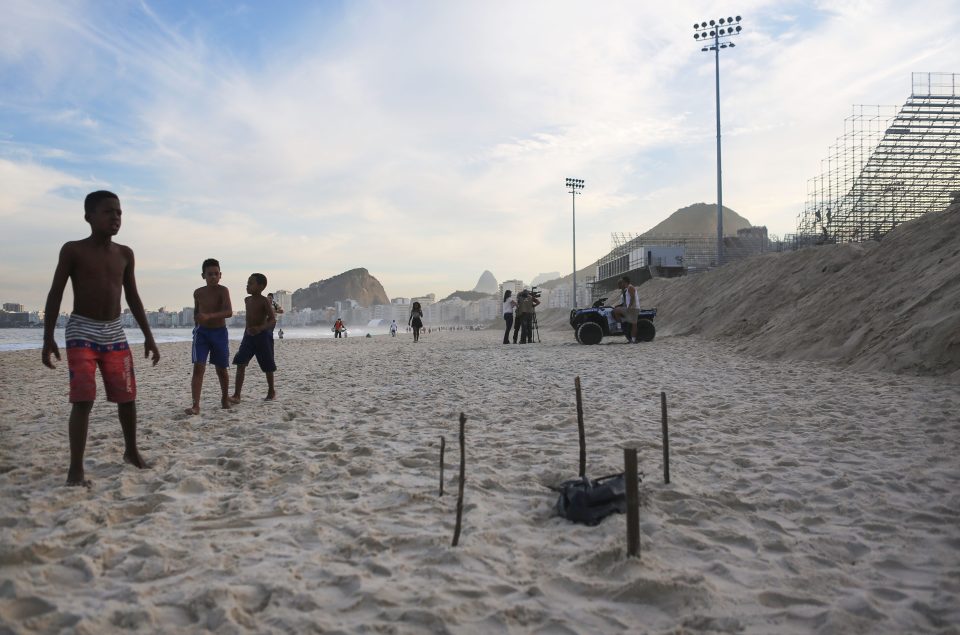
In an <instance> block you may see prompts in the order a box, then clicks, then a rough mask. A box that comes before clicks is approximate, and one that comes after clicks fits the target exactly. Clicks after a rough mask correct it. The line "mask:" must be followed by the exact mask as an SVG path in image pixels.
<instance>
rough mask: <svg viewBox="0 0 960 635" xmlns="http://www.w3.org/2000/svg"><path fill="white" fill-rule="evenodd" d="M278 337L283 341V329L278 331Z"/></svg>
mask: <svg viewBox="0 0 960 635" xmlns="http://www.w3.org/2000/svg"><path fill="white" fill-rule="evenodd" d="M277 337H279V338H280V339H283V329H280V330H279V331H277Z"/></svg>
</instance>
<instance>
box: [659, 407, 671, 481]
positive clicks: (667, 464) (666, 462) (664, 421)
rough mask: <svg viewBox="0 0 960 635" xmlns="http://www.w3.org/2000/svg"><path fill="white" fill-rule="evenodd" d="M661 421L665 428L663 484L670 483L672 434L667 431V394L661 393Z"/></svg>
mask: <svg viewBox="0 0 960 635" xmlns="http://www.w3.org/2000/svg"><path fill="white" fill-rule="evenodd" d="M660 421H661V423H662V426H663V482H664V483H669V482H670V433H669V432H668V431H667V393H665V392H661V393H660Z"/></svg>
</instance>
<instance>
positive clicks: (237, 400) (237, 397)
mask: <svg viewBox="0 0 960 635" xmlns="http://www.w3.org/2000/svg"><path fill="white" fill-rule="evenodd" d="M230 403H240V395H234V396H233V397H230Z"/></svg>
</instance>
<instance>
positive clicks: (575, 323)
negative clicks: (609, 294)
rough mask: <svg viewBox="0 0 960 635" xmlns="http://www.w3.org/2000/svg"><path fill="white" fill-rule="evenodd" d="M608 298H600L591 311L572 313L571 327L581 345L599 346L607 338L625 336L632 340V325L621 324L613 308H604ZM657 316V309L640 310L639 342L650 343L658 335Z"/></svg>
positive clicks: (638, 320) (638, 323)
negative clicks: (654, 324)
mask: <svg viewBox="0 0 960 635" xmlns="http://www.w3.org/2000/svg"><path fill="white" fill-rule="evenodd" d="M606 301H607V299H606V298H600V299H599V300H597V301H596V302H594V303H593V306H592V307H591V308H589V309H573V310H572V311H570V326H572V327H573V332H574V335H575V336H576V338H577V341H578V342H580V343H581V344H599V343H600V341H601V340H602V339H603V338H604V337H605V336H607V337H609V336H611V335H623V336H624V337H626V338H627V339H629V338H630V330H631V326H632V325H631V324H630V323H629V322H620V321H618V320H615V319H614V318H613V307H611V306H604V304H603V303H604V302H606ZM656 315H657V310H656V309H640V315H639V317H638V319H637V340H638V341H641V342H650V341H652V340H653V338H654V336H655V335H656V334H657V329H656V327H654V326H653V318H654V317H655V316H656Z"/></svg>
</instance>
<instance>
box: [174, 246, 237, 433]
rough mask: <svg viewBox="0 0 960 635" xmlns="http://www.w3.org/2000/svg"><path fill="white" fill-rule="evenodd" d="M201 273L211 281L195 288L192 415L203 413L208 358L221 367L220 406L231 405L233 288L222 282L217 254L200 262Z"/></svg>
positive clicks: (214, 364) (192, 348) (190, 412)
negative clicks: (229, 335) (230, 325)
mask: <svg viewBox="0 0 960 635" xmlns="http://www.w3.org/2000/svg"><path fill="white" fill-rule="evenodd" d="M200 271H201V276H202V277H203V279H204V280H206V282H207V284H206V285H204V286H202V287H200V288H199V289H197V290H196V291H194V292H193V324H194V327H193V346H192V347H191V349H190V357H191V361H193V377H191V378H190V396H191V397H192V399H193V405H192V406H190V407H189V408H187V409H186V410H184V412H185V413H186V414H188V415H198V414H200V393H201V392H202V390H203V375H204V373H205V372H206V369H207V362H208V361H209V362H210V363H211V364H213V366H214V368H216V369H217V379H218V380H219V381H220V407H221V408H223V409H228V408H230V374H229V372H228V369H229V368H230V344H229V339H228V335H227V318H230V317H232V316H233V306H232V305H231V304H230V291H229V290H228V289H227V288H226V287H225V286H223V285H222V284H220V278H221V277H222V275H223V274H222V273H221V272H220V263H219V262H218V261H217V260H216V259H215V258H207V259H206V260H204V261H203V264H202V265H200Z"/></svg>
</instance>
